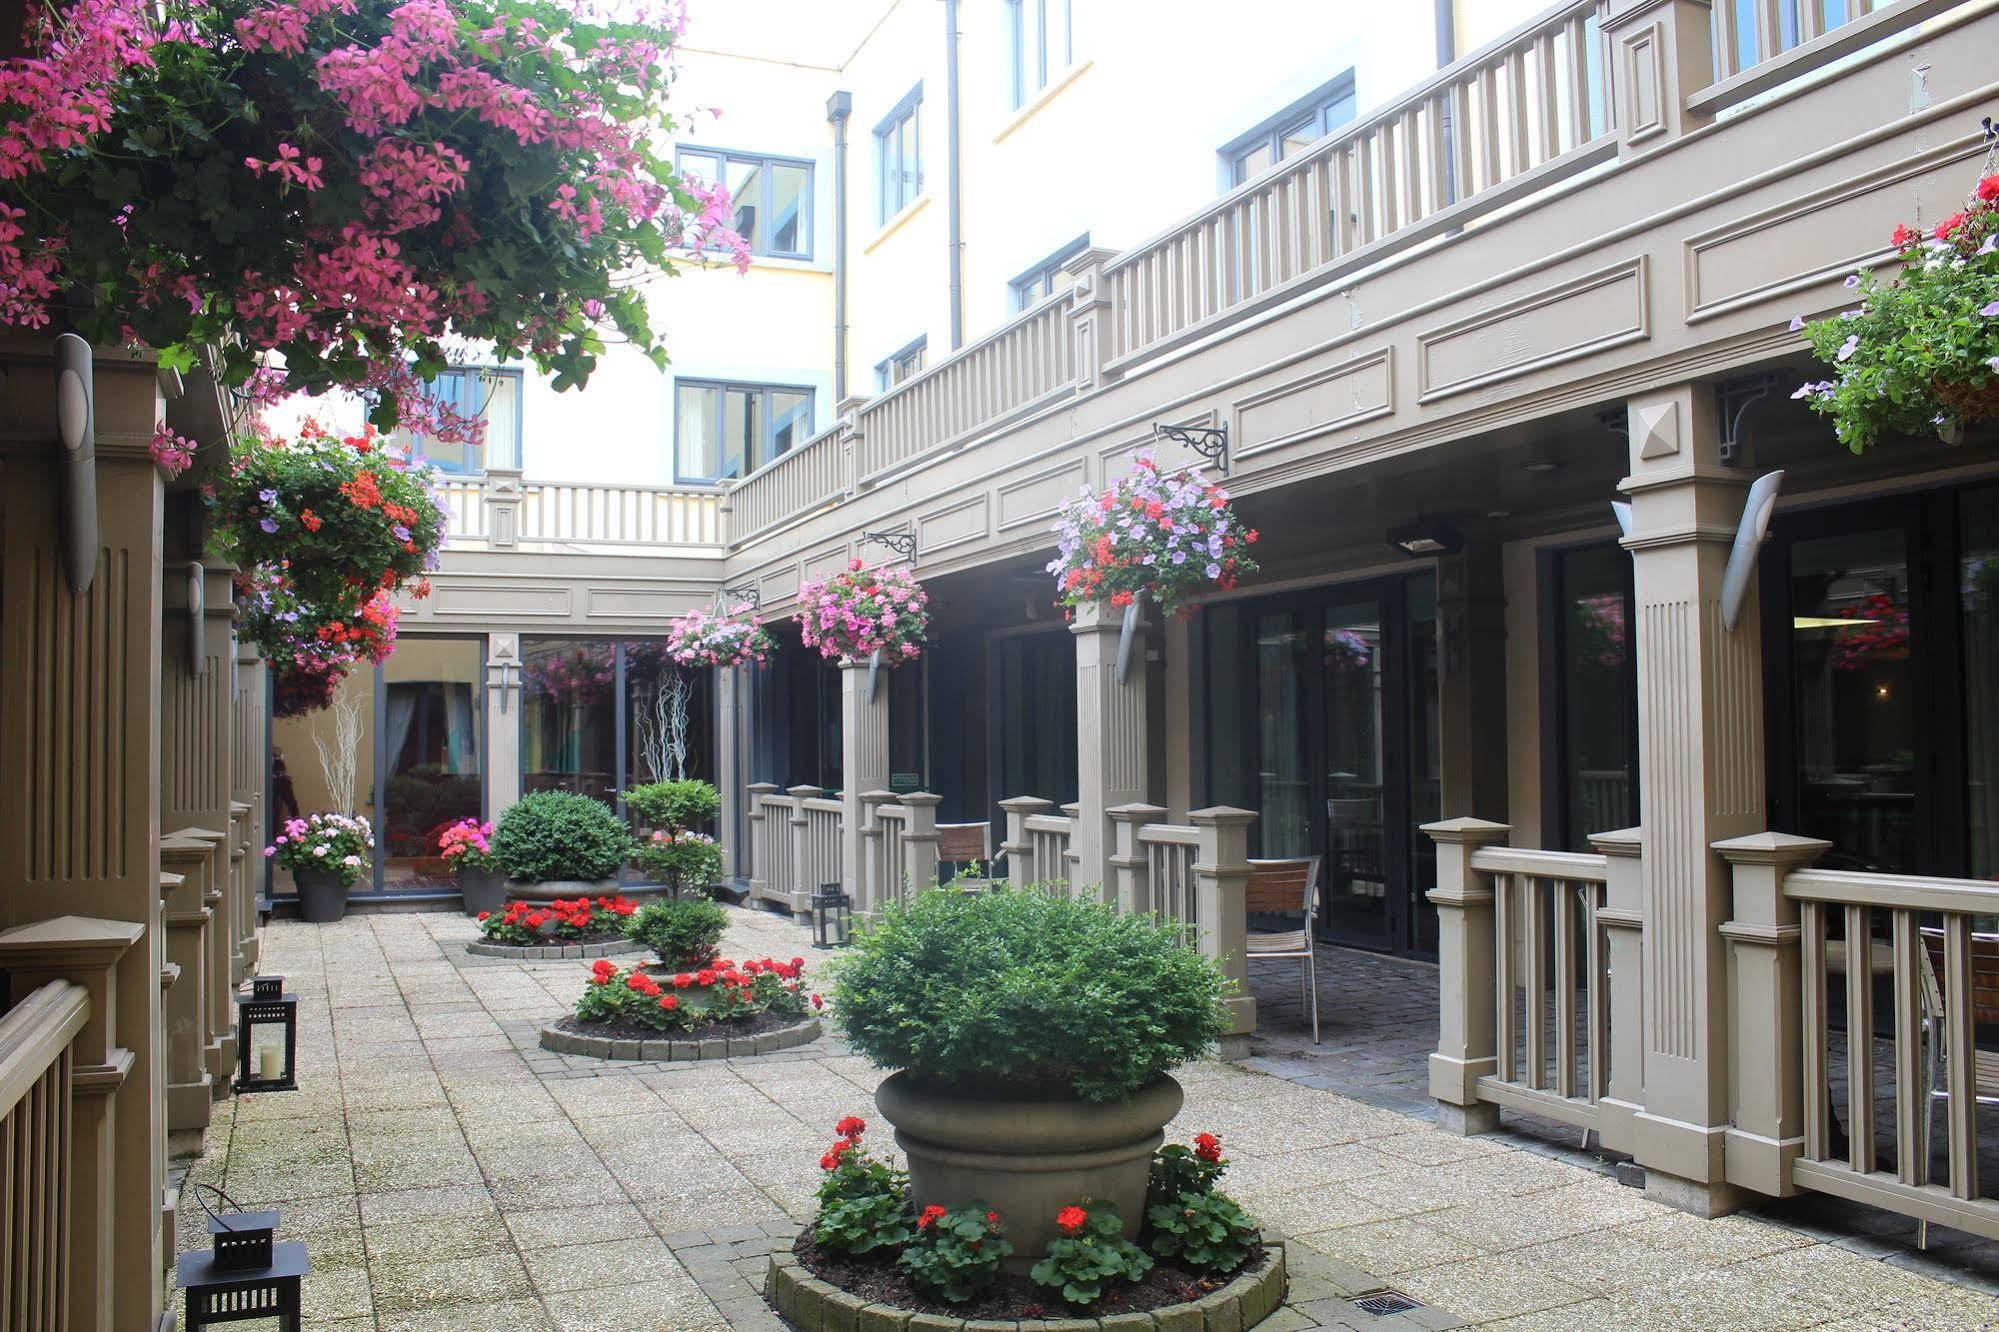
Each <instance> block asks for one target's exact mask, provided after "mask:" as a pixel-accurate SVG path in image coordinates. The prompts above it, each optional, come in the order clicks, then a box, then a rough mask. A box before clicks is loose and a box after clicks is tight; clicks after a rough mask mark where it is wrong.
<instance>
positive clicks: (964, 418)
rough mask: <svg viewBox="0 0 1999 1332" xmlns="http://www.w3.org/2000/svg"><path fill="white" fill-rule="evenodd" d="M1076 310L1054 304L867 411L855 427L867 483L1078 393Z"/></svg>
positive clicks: (1056, 299)
mask: <svg viewBox="0 0 1999 1332" xmlns="http://www.w3.org/2000/svg"><path fill="white" fill-rule="evenodd" d="M1069 309H1070V302H1069V299H1068V297H1067V296H1066V295H1058V296H1053V297H1049V298H1048V299H1046V300H1043V301H1042V302H1041V303H1040V304H1038V305H1036V306H1034V307H1032V308H1031V309H1029V310H1027V311H1025V312H1024V313H1022V314H1021V315H1019V316H1018V317H1017V318H1015V319H1014V320H1013V321H1012V322H1010V323H1008V324H1006V325H1004V326H1003V327H1001V328H1000V329H999V330H998V331H997V332H995V333H993V334H992V335H991V336H989V337H987V338H984V339H982V340H980V341H978V342H975V343H973V344H972V345H971V346H969V347H967V348H965V349H964V350H963V351H960V352H958V353H957V354H955V355H953V356H952V357H951V358H950V359H949V360H946V361H941V362H939V363H938V364H937V365H935V366H933V367H931V368H930V369H928V370H925V371H924V372H923V373H922V374H919V375H915V376H913V377H912V378H910V379H908V380H905V381H904V382H903V383H901V384H898V385H897V386H896V387H894V388H893V389H890V390H889V391H888V392H887V393H884V394H883V395H882V396H880V397H878V398H876V399H874V400H873V401H871V402H869V403H867V404H866V405H865V406H863V407H862V408H861V409H860V411H859V412H858V413H857V414H856V417H855V422H854V438H855V455H856V460H855V470H856V471H857V472H858V474H859V478H860V483H861V484H862V485H868V484H872V483H873V482H875V481H877V480H879V479H880V478H881V476H882V475H883V474H884V473H886V472H888V471H890V470H891V469H893V468H894V467H896V466H897V465H898V464H900V463H903V462H906V461H908V460H909V459H911V458H914V457H916V456H917V455H919V454H921V453H925V452H927V451H929V450H931V449H934V448H948V447H950V446H951V445H953V444H955V443H958V442H960V441H962V440H964V439H965V438H966V437H968V436H971V435H974V434H977V433H978V432H979V431H982V430H985V429H989V428H991V427H992V426H994V425H996V424H999V423H1000V422H1002V421H1005V420H1007V419H1009V418H1011V417H1014V416H1017V415H1020V414H1023V413H1026V412H1030V411H1033V410H1035V409H1036V408H1039V407H1042V406H1046V405H1047V404H1048V403H1050V402H1055V401H1058V400H1060V399H1062V398H1065V397H1068V396H1069V395H1070V394H1072V393H1074V392H1075V389H1076V345H1075V339H1074V338H1073V337H1071V336H1070V332H1069V326H1068V324H1069Z"/></svg>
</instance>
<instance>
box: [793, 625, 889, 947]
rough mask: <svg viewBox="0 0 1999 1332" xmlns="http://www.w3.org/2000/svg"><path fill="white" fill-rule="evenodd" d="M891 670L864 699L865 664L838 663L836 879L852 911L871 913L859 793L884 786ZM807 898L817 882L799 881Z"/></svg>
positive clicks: (887, 772)
mask: <svg viewBox="0 0 1999 1332" xmlns="http://www.w3.org/2000/svg"><path fill="white" fill-rule="evenodd" d="M894 675H895V672H894V671H891V670H889V669H887V668H886V667H884V668H883V669H882V672H881V676H880V686H881V687H880V688H879V689H878V690H877V691H876V694H875V697H874V698H872V699H870V698H869V697H868V664H867V663H866V662H865V661H863V662H856V663H851V664H842V665H841V667H840V882H841V883H842V884H844V885H845V887H846V891H847V892H849V893H852V894H853V896H854V910H855V912H856V913H858V912H862V911H872V910H874V909H875V903H873V902H871V901H867V900H865V898H864V891H865V887H866V884H865V879H866V873H867V862H866V861H865V860H863V859H862V856H863V854H864V853H865V848H864V847H863V846H862V844H861V830H862V825H863V818H862V814H863V810H862V808H861V804H862V801H861V797H862V796H863V795H864V794H865V793H867V792H869V791H885V790H887V789H888V778H889V771H888V691H889V690H890V689H892V688H894V687H895V686H894ZM803 886H804V889H805V892H806V893H807V894H808V896H809V895H810V894H811V893H813V892H815V891H817V890H818V887H819V885H818V884H816V883H815V884H806V885H803Z"/></svg>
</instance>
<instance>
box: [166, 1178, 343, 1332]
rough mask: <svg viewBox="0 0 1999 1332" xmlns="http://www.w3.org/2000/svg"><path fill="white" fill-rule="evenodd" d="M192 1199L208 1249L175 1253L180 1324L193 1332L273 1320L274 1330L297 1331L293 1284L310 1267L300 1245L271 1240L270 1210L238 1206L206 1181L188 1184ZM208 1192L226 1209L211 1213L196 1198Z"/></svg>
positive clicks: (272, 1219)
mask: <svg viewBox="0 0 1999 1332" xmlns="http://www.w3.org/2000/svg"><path fill="white" fill-rule="evenodd" d="M193 1187H194V1190H195V1195H194V1196H195V1200H196V1201H197V1202H200V1203H201V1207H202V1210H203V1211H205V1212H207V1213H208V1237H209V1245H210V1247H209V1250H208V1252H207V1253H184V1254H182V1255H181V1256H180V1262H179V1268H178V1270H179V1281H180V1287H181V1290H182V1291H183V1292H185V1297H186V1301H187V1311H186V1317H185V1319H184V1321H183V1326H184V1327H185V1328H186V1329H187V1330H188V1332H197V1330H198V1329H200V1328H204V1327H213V1326H215V1325H216V1324H218V1323H241V1322H244V1321H247V1320H249V1319H253V1318H274V1319H276V1320H277V1323H278V1329H279V1332H298V1328H299V1320H300V1318H301V1305H300V1303H299V1282H300V1280H301V1279H302V1278H304V1276H305V1275H306V1273H307V1272H308V1271H310V1270H311V1268H310V1265H309V1264H308V1263H307V1262H306V1258H305V1245H303V1244H301V1243H299V1242H298V1241H296V1240H291V1241H287V1242H285V1243H283V1244H274V1243H272V1235H273V1234H274V1233H275V1232H276V1230H277V1228H278V1214H277V1213H276V1212H245V1211H241V1210H238V1209H237V1208H236V1205H235V1204H234V1203H232V1202H230V1200H229V1195H228V1194H226V1193H224V1192H222V1190H220V1189H218V1188H214V1187H213V1186H211V1185H207V1184H197V1185H194V1186H193ZM203 1189H206V1190H208V1192H210V1193H213V1194H214V1195H215V1196H216V1197H217V1198H218V1199H220V1200H221V1201H222V1203H223V1204H224V1205H225V1206H226V1207H227V1208H228V1209H229V1210H226V1211H222V1212H217V1211H216V1210H215V1209H214V1208H212V1207H210V1206H209V1205H208V1203H207V1202H206V1200H204V1199H203V1198H202V1197H201V1192H200V1191H201V1190H203Z"/></svg>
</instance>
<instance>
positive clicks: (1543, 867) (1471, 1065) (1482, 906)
mask: <svg viewBox="0 0 1999 1332" xmlns="http://www.w3.org/2000/svg"><path fill="white" fill-rule="evenodd" d="M1423 831H1424V832H1426V833H1428V834H1429V835H1430V837H1431V839H1432V840H1433V841H1435V842H1436V843H1437V888H1436V890H1435V891H1434V892H1432V893H1431V894H1430V900H1431V901H1432V902H1434V903H1435V904H1436V905H1437V911H1438V923H1439V935H1440V938H1439V945H1438V949H1439V961H1440V962H1441V963H1442V969H1441V975H1440V981H1441V984H1440V1013H1439V1024H1438V1027H1439V1029H1438V1045H1437V1052H1436V1053H1435V1054H1433V1055H1432V1056H1431V1059H1430V1091H1431V1094H1432V1095H1433V1096H1435V1097H1436V1098H1437V1099H1438V1101H1439V1102H1440V1103H1441V1105H1442V1106H1443V1107H1445V1108H1446V1109H1447V1110H1448V1111H1449V1112H1450V1113H1448V1114H1447V1115H1445V1116H1444V1122H1445V1124H1446V1126H1447V1127H1454V1128H1459V1129H1460V1130H1471V1131H1479V1130H1483V1129H1488V1128H1491V1127H1492V1126H1493V1125H1494V1123H1495V1122H1496V1118H1497V1114H1496V1112H1497V1109H1498V1107H1500V1106H1509V1107H1512V1108H1514V1109H1518V1110H1527V1111H1530V1112H1532V1113H1534V1114H1539V1115H1544V1116H1546V1117H1548V1118H1550V1119H1556V1120H1560V1121H1562V1122H1564V1123H1569V1124H1574V1125H1576V1126H1578V1127H1580V1128H1583V1129H1586V1130H1593V1131H1599V1132H1601V1131H1602V1130H1604V1129H1605V1128H1606V1127H1607V1124H1606V1119H1605V1116H1604V1115H1603V1114H1602V1113H1601V1112H1600V1105H1601V1103H1602V1102H1603V1101H1604V1100H1605V1099H1606V1097H1607V1096H1608V1095H1609V1093H1610V1090H1611V1086H1610V1069H1611V1060H1610V1053H1611V1048H1612V1039H1613V1038H1612V1035H1611V1032H1612V1029H1613V1026H1614V1025H1616V1024H1614V1022H1613V1008H1614V1007H1615V1004H1614V1001H1613V996H1612V991H1611V985H1610V966H1609V957H1610V951H1609V947H1608V939H1607V937H1606V931H1607V929H1608V927H1609V924H1610V923H1609V922H1608V921H1606V920H1605V919H1604V918H1603V917H1604V915H1605V912H1606V908H1607V907H1608V905H1609V902H1608V888H1609V884H1610V880H1611V877H1612V870H1611V858H1610V857H1609V856H1608V855H1606V854H1604V853H1602V852H1601V851H1600V852H1598V853H1595V854H1589V853H1578V852H1564V851H1534V850H1524V849H1519V848H1514V847H1509V846H1506V845H1504V841H1505V839H1506V837H1507V836H1508V834H1509V833H1510V832H1511V829H1510V828H1508V827H1507V826H1506V825H1505V824H1499V823H1488V822H1485V821H1484V820H1481V819H1451V820H1447V821H1445V822H1442V823H1433V824H1428V825H1426V826H1425V827H1424V829H1423ZM1631 886H1632V887H1633V888H1634V889H1635V887H1636V882H1635V876H1634V878H1633V881H1632V885H1631ZM1633 957H1634V960H1635V951H1634V954H1633ZM1634 979H1635V978H1634ZM1620 993H1621V994H1623V995H1625V996H1627V997H1628V998H1629V999H1632V1000H1635V999H1636V997H1637V991H1636V990H1635V989H1628V988H1627V989H1625V990H1622V991H1620ZM1621 1016H1622V1019H1623V1023H1624V1024H1626V1025H1631V1026H1632V1029H1633V1031H1635V1030H1636V1025H1635V1024H1636V1022H1637V1020H1638V1018H1637V1013H1636V1012H1635V1011H1633V1010H1625V1011H1623V1012H1622V1014H1621Z"/></svg>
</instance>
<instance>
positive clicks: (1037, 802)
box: [999, 796, 1055, 888]
mask: <svg viewBox="0 0 1999 1332" xmlns="http://www.w3.org/2000/svg"><path fill="white" fill-rule="evenodd" d="M999 807H1000V808H1001V809H1002V810H1004V811H1005V812H1006V840H1005V841H1004V842H1001V843H1000V854H1001V855H1002V856H1005V857H1006V876H1007V878H1008V879H1009V880H1011V881H1012V883H1013V886H1014V887H1016V888H1025V887H1027V886H1028V885H1029V884H1031V883H1039V882H1041V881H1043V880H1044V879H1046V878H1047V877H1048V875H1047V874H1046V873H1045V872H1044V870H1046V869H1047V868H1050V867H1046V866H1041V865H1036V864H1035V863H1034V838H1033V837H1032V836H1031V835H1030V834H1029V833H1028V831H1027V821H1028V820H1029V819H1031V818H1033V817H1034V816H1035V815H1037V814H1046V813H1047V812H1048V811H1049V810H1051V809H1053V808H1055V802H1054V801H1053V800H1043V799H1042V798H1041V797H1040V796H1008V797H1007V798H1006V799H1004V800H1002V801H1000V802H999Z"/></svg>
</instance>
